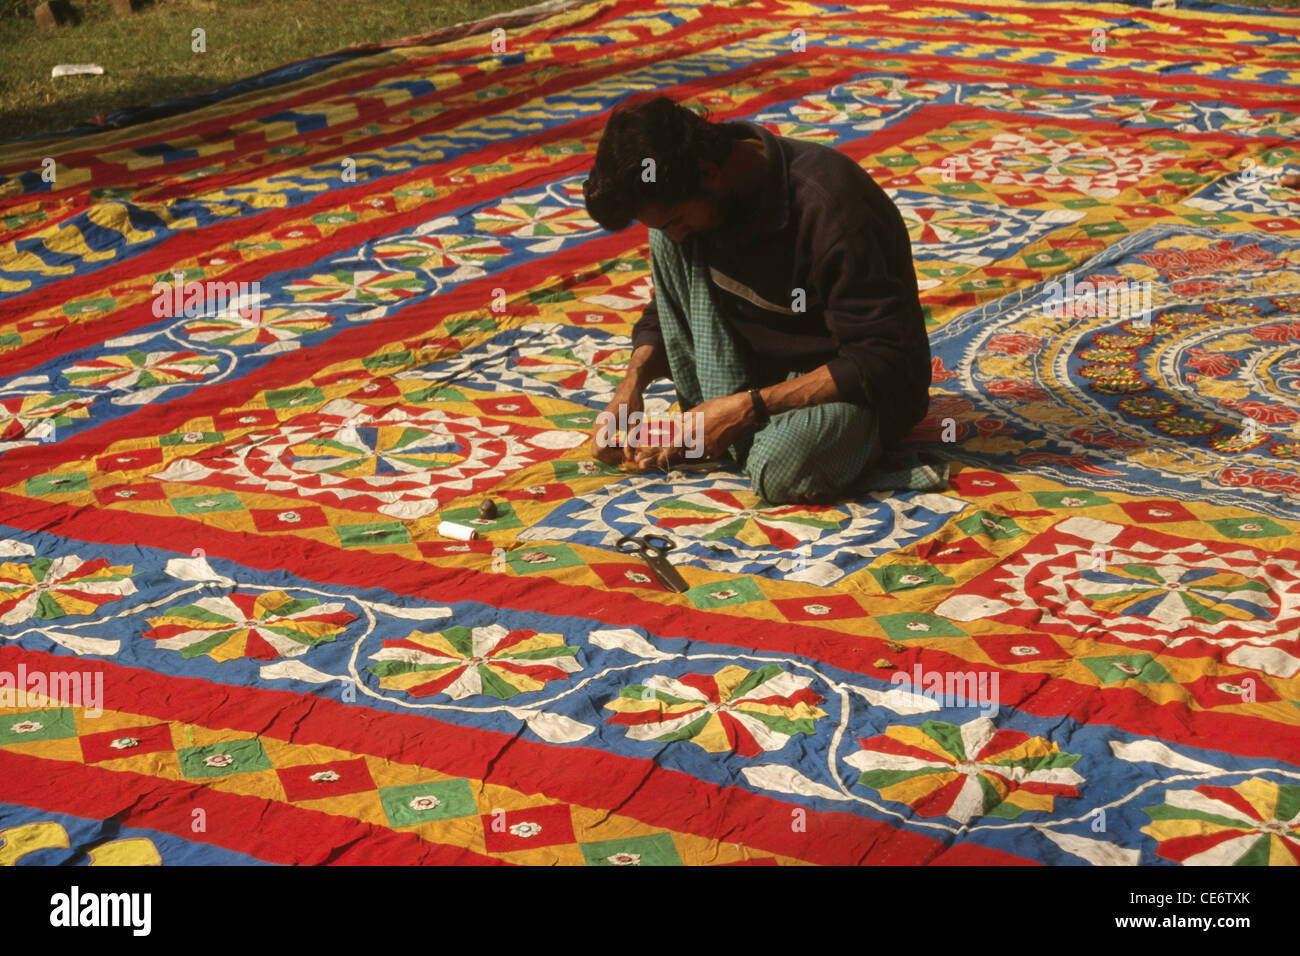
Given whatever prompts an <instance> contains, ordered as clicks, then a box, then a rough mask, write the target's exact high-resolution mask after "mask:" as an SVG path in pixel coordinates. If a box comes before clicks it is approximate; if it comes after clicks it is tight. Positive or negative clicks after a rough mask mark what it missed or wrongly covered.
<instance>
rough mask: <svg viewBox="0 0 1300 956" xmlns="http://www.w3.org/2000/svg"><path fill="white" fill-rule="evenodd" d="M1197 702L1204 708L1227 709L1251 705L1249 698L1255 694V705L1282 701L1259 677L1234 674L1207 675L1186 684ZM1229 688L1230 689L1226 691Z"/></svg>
mask: <svg viewBox="0 0 1300 956" xmlns="http://www.w3.org/2000/svg"><path fill="white" fill-rule="evenodd" d="M1183 686H1184V687H1186V688H1187V691H1188V693H1190V694H1191V695H1192V696H1193V697H1194V698H1196V702H1197V703H1198V704H1200V705H1201V706H1202V707H1227V706H1228V705H1230V704H1248V703H1251V701H1250V700H1249V697H1250V695H1251V694H1254V697H1255V700H1254V702H1255V703H1260V704H1264V703H1270V702H1272V701H1275V700H1281V699H1282V698H1281V697H1279V696H1278V695H1277V694H1275V693H1274V692H1273V689H1272V688H1271V687H1269V686H1268V684H1267V683H1265V682H1264V681H1263V680H1261V679H1260V678H1259V677H1256V676H1253V675H1250V674H1233V675H1231V676H1223V675H1219V676H1215V675H1212V674H1207V675H1206V676H1204V677H1200V678H1198V679H1196V680H1194V681H1191V682H1190V683H1187V684H1184V685H1183ZM1225 688H1228V689H1225Z"/></svg>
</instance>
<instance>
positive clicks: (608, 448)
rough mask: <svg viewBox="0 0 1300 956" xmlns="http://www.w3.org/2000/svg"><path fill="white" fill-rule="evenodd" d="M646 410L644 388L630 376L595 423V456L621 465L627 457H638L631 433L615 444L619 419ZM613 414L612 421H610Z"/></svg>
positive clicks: (592, 452) (593, 447)
mask: <svg viewBox="0 0 1300 956" xmlns="http://www.w3.org/2000/svg"><path fill="white" fill-rule="evenodd" d="M643 411H645V402H644V401H643V400H642V397H641V389H640V387H638V386H637V385H636V383H635V382H633V381H632V380H631V376H629V377H628V378H626V379H624V380H623V383H622V384H621V385H619V387H618V388H617V389H616V390H615V392H614V398H613V400H612V401H611V402H610V403H609V404H608V405H606V406H605V411H604V412H602V413H601V415H599V416H598V417H597V419H596V427H595V429H594V430H593V431H592V436H591V454H592V457H593V458H595V459H596V460H597V461H603V462H604V463H605V464H607V465H619V464H621V463H623V462H625V461H629V462H630V461H633V460H635V458H636V449H635V448H633V447H632V443H631V442H630V441H629V440H628V438H629V436H627V435H624V436H623V444H622V446H618V445H615V444H614V441H615V439H616V438H617V436H618V426H619V423H620V422H626V421H627V420H628V419H629V418H630V417H631V415H632V413H633V412H643ZM611 416H612V418H613V421H612V422H611V421H609V419H610V417H611Z"/></svg>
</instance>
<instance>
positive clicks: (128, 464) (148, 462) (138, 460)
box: [95, 448, 162, 472]
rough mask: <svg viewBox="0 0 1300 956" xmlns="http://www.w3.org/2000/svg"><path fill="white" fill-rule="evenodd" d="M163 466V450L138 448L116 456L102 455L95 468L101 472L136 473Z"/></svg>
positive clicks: (97, 459)
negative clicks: (144, 469)
mask: <svg viewBox="0 0 1300 956" xmlns="http://www.w3.org/2000/svg"><path fill="white" fill-rule="evenodd" d="M161 464H162V449H161V448H136V449H133V450H131V451H120V452H118V453H117V454H114V455H102V456H100V457H99V458H96V459H95V467H96V468H98V469H99V470H100V471H103V472H109V471H134V470H135V469H137V468H148V467H150V466H152V465H161Z"/></svg>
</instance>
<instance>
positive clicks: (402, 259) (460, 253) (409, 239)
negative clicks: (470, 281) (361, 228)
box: [374, 235, 510, 274]
mask: <svg viewBox="0 0 1300 956" xmlns="http://www.w3.org/2000/svg"><path fill="white" fill-rule="evenodd" d="M509 252H510V250H508V249H507V248H506V247H505V246H503V245H501V243H499V242H497V241H496V240H495V239H482V238H479V237H477V236H450V235H446V236H436V235H435V236H398V237H393V238H390V239H381V240H380V241H379V242H377V243H375V247H374V254H375V256H376V257H377V258H380V259H391V260H393V262H395V263H396V264H397V265H399V266H401V267H402V268H404V269H427V270H435V269H450V268H453V267H460V266H471V267H474V266H481V265H483V264H484V263H488V262H495V261H496V260H497V259H501V258H503V257H505V256H506V255H508V254H509ZM476 271H477V273H478V274H481V271H482V270H476Z"/></svg>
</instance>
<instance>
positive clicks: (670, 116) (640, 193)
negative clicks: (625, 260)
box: [582, 96, 735, 232]
mask: <svg viewBox="0 0 1300 956" xmlns="http://www.w3.org/2000/svg"><path fill="white" fill-rule="evenodd" d="M734 141H735V134H734V132H733V131H732V129H731V127H730V126H729V125H728V124H725V123H711V122H709V119H708V113H707V111H705V112H704V113H703V115H701V114H700V113H696V112H695V111H694V110H691V109H688V108H687V107H685V106H682V105H681V104H679V103H675V102H673V101H672V100H670V99H669V98H668V97H666V96H656V97H655V98H654V99H651V100H644V99H641V98H640V97H636V96H634V97H632V98H629V99H628V100H624V101H623V102H622V103H620V104H619V105H618V106H616V107H615V108H614V111H613V112H612V113H611V114H610V117H609V122H608V124H606V126H605V132H604V134H602V136H601V138H600V145H599V146H597V147H596V161H595V163H593V164H592V167H591V175H590V177H589V178H588V179H587V181H586V182H585V183H583V184H582V195H583V197H584V198H585V199H586V201H587V215H589V216H590V217H591V218H592V219H594V220H595V221H596V222H598V223H600V225H601V226H602V227H603V228H605V229H608V230H609V231H610V232H618V231H619V230H621V229H625V228H627V226H628V224H629V223H630V222H631V221H632V220H633V219H635V218H636V214H637V212H638V211H639V210H640V209H641V208H642V206H644V205H645V204H646V203H650V202H654V203H659V204H661V205H664V206H671V205H673V204H675V203H679V202H682V201H684V200H687V199H694V198H696V197H697V196H699V195H700V194H701V193H702V192H703V190H702V189H701V188H700V178H701V173H700V166H701V164H703V163H713V164H714V165H717V166H721V165H722V164H723V163H725V162H726V161H727V157H728V156H730V155H731V144H732V143H733V142H734ZM647 159H652V160H654V165H653V166H649V165H648V164H647V163H646V160H647ZM648 169H653V171H654V175H653V176H650V175H648V174H646V171H647V170H648ZM647 179H650V180H651V181H650V182H647V181H646V180H647Z"/></svg>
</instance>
